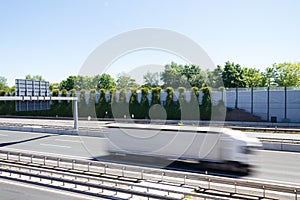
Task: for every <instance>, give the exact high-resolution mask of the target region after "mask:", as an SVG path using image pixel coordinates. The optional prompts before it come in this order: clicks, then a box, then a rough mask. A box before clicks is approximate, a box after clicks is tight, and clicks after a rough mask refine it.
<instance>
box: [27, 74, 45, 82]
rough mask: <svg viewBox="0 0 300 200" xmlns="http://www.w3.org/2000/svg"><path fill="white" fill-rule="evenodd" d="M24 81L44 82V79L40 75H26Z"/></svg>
mask: <svg viewBox="0 0 300 200" xmlns="http://www.w3.org/2000/svg"><path fill="white" fill-rule="evenodd" d="M25 79H26V80H32V81H45V79H44V78H43V77H42V76H41V75H30V74H28V75H26V76H25Z"/></svg>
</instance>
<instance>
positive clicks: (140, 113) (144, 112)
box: [0, 87, 226, 120]
mask: <svg viewBox="0 0 300 200" xmlns="http://www.w3.org/2000/svg"><path fill="white" fill-rule="evenodd" d="M161 90H162V89H161V88H160V87H156V88H152V89H151V94H152V95H151V101H150V102H149V99H148V93H149V89H148V88H141V99H140V100H138V99H139V98H138V93H137V89H132V90H131V96H130V99H129V102H128V101H126V95H125V94H126V91H125V90H124V89H122V90H120V93H119V94H118V96H119V98H118V100H116V98H115V95H116V90H114V89H111V90H110V96H111V98H110V99H109V100H107V99H106V95H105V94H106V91H107V90H105V89H101V90H100V97H99V99H98V101H95V98H94V97H95V92H96V91H95V89H92V90H90V96H89V98H88V99H86V95H85V94H86V93H85V90H83V89H82V90H81V92H80V102H79V105H78V111H79V113H78V114H79V117H85V118H86V117H88V116H92V117H93V118H96V117H97V118H133V119H173V120H200V119H201V120H210V119H211V117H212V115H211V113H212V112H214V115H213V117H214V120H224V117H225V112H226V108H225V106H224V103H223V102H219V104H218V105H217V106H213V105H212V102H211V96H210V94H211V92H210V88H208V87H205V88H202V89H201V91H202V93H203V97H202V102H201V105H199V102H198V97H199V96H198V95H199V92H198V91H199V89H198V88H197V87H193V88H192V91H193V92H192V93H191V98H190V100H189V101H186V100H185V98H184V93H185V91H186V89H185V88H183V87H180V88H178V91H179V96H178V97H177V100H174V98H173V95H175V94H174V89H173V88H171V87H167V88H166V93H167V97H166V100H165V102H164V103H163V104H161V97H160V94H161ZM75 92H76V91H75V89H72V90H71V95H75ZM58 93H59V91H58V90H53V96H58ZM61 95H62V96H67V90H65V89H64V90H62V91H61ZM14 105H15V102H13V101H5V102H0V115H22V116H23V115H25V116H27V115H29V116H52V117H55V116H59V117H72V115H73V114H72V106H73V105H72V102H67V101H61V102H58V101H51V109H50V110H39V111H26V112H16V111H15V106H14ZM216 117H218V118H216ZM222 117H223V118H222ZM219 118H220V119H219Z"/></svg>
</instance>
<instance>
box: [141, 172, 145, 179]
mask: <svg viewBox="0 0 300 200" xmlns="http://www.w3.org/2000/svg"><path fill="white" fill-rule="evenodd" d="M141 179H144V170H142V171H141Z"/></svg>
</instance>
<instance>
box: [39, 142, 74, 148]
mask: <svg viewBox="0 0 300 200" xmlns="http://www.w3.org/2000/svg"><path fill="white" fill-rule="evenodd" d="M40 145H42V146H51V147H61V148H71V147H70V146H62V145H55V144H46V143H41V144H40Z"/></svg>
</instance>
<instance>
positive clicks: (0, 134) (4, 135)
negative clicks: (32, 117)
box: [0, 133, 8, 137]
mask: <svg viewBox="0 0 300 200" xmlns="http://www.w3.org/2000/svg"><path fill="white" fill-rule="evenodd" d="M0 136H3V137H7V136H8V135H6V134H2V133H0Z"/></svg>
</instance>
